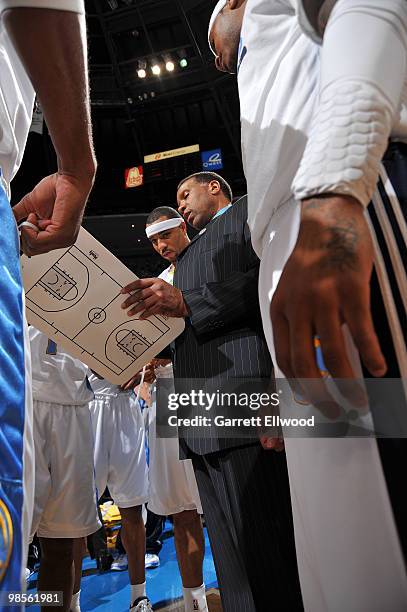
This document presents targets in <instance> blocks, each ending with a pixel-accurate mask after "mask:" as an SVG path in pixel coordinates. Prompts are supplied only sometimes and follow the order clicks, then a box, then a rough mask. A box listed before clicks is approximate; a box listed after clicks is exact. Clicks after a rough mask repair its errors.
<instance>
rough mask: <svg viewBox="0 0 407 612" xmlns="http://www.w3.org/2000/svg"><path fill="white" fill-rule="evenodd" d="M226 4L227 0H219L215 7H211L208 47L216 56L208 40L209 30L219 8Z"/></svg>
mask: <svg viewBox="0 0 407 612" xmlns="http://www.w3.org/2000/svg"><path fill="white" fill-rule="evenodd" d="M226 4H227V0H219V1H218V3H217V4H216V6H215V8H214V9H213V13H212V16H211V19H210V21H209V27H208V43H209V49H210V50H211V51H212V53H213V54H214V55H215V57H216V53H215V51H214V49H212V45H211V40H210V39H211V30H212V27H213V24H214V23H215V19H216V17H217V16H218V15H219V13H220V12H221V10H222V9H223V8H224V7H225V6H226Z"/></svg>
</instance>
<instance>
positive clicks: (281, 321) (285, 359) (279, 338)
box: [270, 302, 294, 378]
mask: <svg viewBox="0 0 407 612" xmlns="http://www.w3.org/2000/svg"><path fill="white" fill-rule="evenodd" d="M270 315H271V322H272V326H273V338H274V348H275V352H276V361H277V365H278V367H279V368H280V370H281V371H282V372H283V374H284V375H285V376H286V377H287V378H294V372H293V370H292V368H291V357H290V331H289V327H288V321H287V319H286V317H285V316H284V315H283V314H282V313H280V312H279V311H278V310H277V308H273V302H272V303H271V307H270Z"/></svg>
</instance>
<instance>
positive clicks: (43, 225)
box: [37, 219, 52, 230]
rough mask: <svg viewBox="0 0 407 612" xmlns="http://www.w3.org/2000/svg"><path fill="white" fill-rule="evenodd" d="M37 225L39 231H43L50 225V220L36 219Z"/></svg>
mask: <svg viewBox="0 0 407 612" xmlns="http://www.w3.org/2000/svg"><path fill="white" fill-rule="evenodd" d="M37 224H38V227H39V228H40V229H41V230H45V229H47V227H49V226H50V225H52V219H38V220H37Z"/></svg>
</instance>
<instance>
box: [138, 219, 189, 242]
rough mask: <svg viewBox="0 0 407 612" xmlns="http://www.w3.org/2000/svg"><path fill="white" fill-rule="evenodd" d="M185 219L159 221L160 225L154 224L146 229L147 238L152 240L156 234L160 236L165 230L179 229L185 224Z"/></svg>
mask: <svg viewBox="0 0 407 612" xmlns="http://www.w3.org/2000/svg"><path fill="white" fill-rule="evenodd" d="M183 221H184V219H182V217H176V218H175V219H166V220H165V221H159V222H158V223H152V224H151V225H149V226H148V227H146V235H147V238H151V236H154V234H159V233H160V232H164V231H165V230H168V229H172V228H173V227H178V226H179V225H181V223H183Z"/></svg>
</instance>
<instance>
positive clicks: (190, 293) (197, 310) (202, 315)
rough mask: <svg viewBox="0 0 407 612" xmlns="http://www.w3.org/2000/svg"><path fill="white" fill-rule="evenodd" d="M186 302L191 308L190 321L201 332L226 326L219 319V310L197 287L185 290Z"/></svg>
mask: <svg viewBox="0 0 407 612" xmlns="http://www.w3.org/2000/svg"><path fill="white" fill-rule="evenodd" d="M182 295H183V297H184V301H185V304H186V305H187V307H188V310H189V313H190V314H189V323H190V325H191V326H192V327H193V328H194V330H195V332H196V333H197V334H198V335H199V334H204V333H210V332H214V331H216V330H219V329H221V328H222V327H224V325H225V324H224V322H223V321H222V320H220V319H219V317H218V316H217V312H215V311H214V309H213V308H211V307H210V305H208V303H207V302H206V301H205V300H204V299H203V298H202V293H201V292H200V291H199V290H198V291H196V290H195V289H191V290H187V291H183V292H182Z"/></svg>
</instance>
